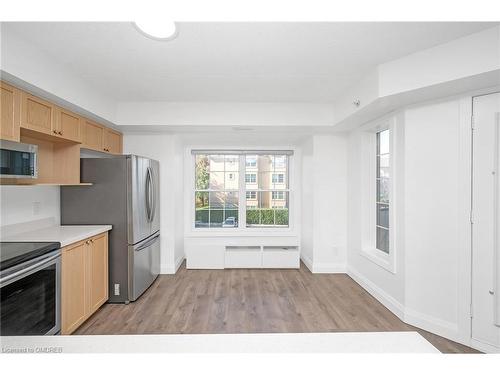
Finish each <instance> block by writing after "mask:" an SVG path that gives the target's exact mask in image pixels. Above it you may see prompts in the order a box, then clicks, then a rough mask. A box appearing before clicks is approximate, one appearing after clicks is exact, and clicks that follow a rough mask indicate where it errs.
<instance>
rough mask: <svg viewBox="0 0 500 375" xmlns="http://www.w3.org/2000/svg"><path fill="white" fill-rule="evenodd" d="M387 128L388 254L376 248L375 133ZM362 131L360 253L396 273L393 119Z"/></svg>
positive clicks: (395, 179)
mask: <svg viewBox="0 0 500 375" xmlns="http://www.w3.org/2000/svg"><path fill="white" fill-rule="evenodd" d="M384 130H389V132H390V133H389V207H390V209H389V253H385V252H384V251H383V250H380V249H378V248H377V243H376V240H377V234H376V228H377V200H378V196H377V184H376V181H377V154H378V152H377V133H379V132H381V131H384ZM361 134H362V147H361V150H362V158H361V162H362V236H363V237H362V246H361V251H360V254H361V255H363V256H364V257H365V258H367V259H369V260H370V261H372V262H373V263H375V264H377V265H378V266H380V267H382V268H383V269H385V270H387V271H389V272H391V273H394V274H395V273H396V251H397V244H396V238H397V237H396V233H397V232H396V231H397V228H396V220H395V215H396V208H397V205H396V190H395V188H396V181H397V174H396V168H395V166H396V162H395V160H396V158H397V154H398V148H397V147H396V139H397V138H396V137H397V129H396V126H395V119H394V118H390V119H385V120H382V121H380V122H377V123H372V124H368V125H366V126H365V127H363V128H362V129H361Z"/></svg>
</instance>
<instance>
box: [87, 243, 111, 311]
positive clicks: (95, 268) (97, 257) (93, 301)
mask: <svg viewBox="0 0 500 375" xmlns="http://www.w3.org/2000/svg"><path fill="white" fill-rule="evenodd" d="M90 242H91V246H90V252H89V255H90V266H89V270H90V271H89V272H90V275H89V288H90V301H89V302H90V303H89V309H90V314H92V313H94V312H95V311H96V310H97V309H98V308H99V307H101V305H102V304H103V303H104V302H106V301H107V300H108V234H107V233H105V234H102V235H99V236H96V237H94V238H92V239H91V240H90Z"/></svg>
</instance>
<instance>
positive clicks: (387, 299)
mask: <svg viewBox="0 0 500 375" xmlns="http://www.w3.org/2000/svg"><path fill="white" fill-rule="evenodd" d="M347 274H348V275H349V276H350V277H351V278H352V279H353V280H354V281H356V282H357V283H358V284H359V285H361V287H363V289H365V290H366V291H367V292H368V293H370V294H371V295H372V296H373V297H375V298H376V299H377V300H378V301H379V302H380V303H381V304H382V305H384V306H385V307H387V308H388V309H389V310H390V311H391V312H392V313H393V314H394V315H396V316H397V317H398V318H399V319H401V320H402V321H403V322H405V323H406V324H410V325H412V326H415V327H418V328H420V329H423V330H425V331H428V332H431V333H434V334H436V335H439V336H442V337H444V338H446V339H448V340H451V341H455V342H458V343H460V344H462V345H466V346H471V347H473V348H475V349H478V350H481V351H484V350H483V349H482V348H476V347H474V346H473V345H472V344H471V342H470V340H469V339H467V338H463V337H462V336H461V335H460V332H459V329H458V326H457V325H456V324H452V323H449V322H446V321H444V320H441V319H437V318H435V317H432V316H429V315H425V314H422V313H420V312H418V311H415V310H413V309H410V308H408V307H406V306H404V305H403V304H402V303H400V302H399V301H397V300H396V299H395V298H393V297H392V296H390V295H389V294H387V293H386V292H385V291H383V290H382V289H381V288H379V287H378V286H377V285H375V284H374V283H373V282H371V281H370V280H368V279H367V278H366V277H365V276H363V275H361V274H360V273H359V272H357V271H356V270H354V269H353V268H352V267H349V268H348V271H347Z"/></svg>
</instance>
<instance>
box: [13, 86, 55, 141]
mask: <svg viewBox="0 0 500 375" xmlns="http://www.w3.org/2000/svg"><path fill="white" fill-rule="evenodd" d="M54 112H55V106H54V105H53V104H51V103H49V102H47V101H45V100H42V99H40V98H37V97H36V96H33V95H30V94H28V93H25V92H22V94H21V127H22V128H26V129H31V130H35V131H38V132H41V133H46V134H51V135H54V134H55V133H54V132H55V131H56V129H55V113H54Z"/></svg>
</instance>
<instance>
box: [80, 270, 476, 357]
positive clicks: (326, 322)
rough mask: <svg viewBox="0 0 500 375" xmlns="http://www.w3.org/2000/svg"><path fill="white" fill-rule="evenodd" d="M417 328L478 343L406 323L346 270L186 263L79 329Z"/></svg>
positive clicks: (448, 347) (458, 348)
mask: <svg viewBox="0 0 500 375" xmlns="http://www.w3.org/2000/svg"><path fill="white" fill-rule="evenodd" d="M374 331H376V332H380V331H418V332H419V333H420V334H422V336H424V337H425V338H426V339H427V340H428V341H429V342H431V343H432V344H433V345H434V346H435V347H436V348H438V349H439V350H440V351H441V352H444V353H473V352H476V351H475V350H473V349H471V348H468V347H466V346H463V345H460V344H458V343H455V342H452V341H449V340H447V339H445V338H443V337H440V336H436V335H434V334H431V333H429V332H426V331H422V330H420V329H417V328H415V327H412V326H410V325H408V324H405V323H403V322H402V321H401V320H399V318H398V317H396V316H395V315H394V314H393V313H391V312H390V311H389V310H388V309H387V308H385V307H384V306H383V305H382V304H381V303H380V302H378V301H377V300H376V299H375V298H374V297H372V296H371V295H370V294H369V293H368V292H366V291H365V290H364V289H363V288H362V287H361V286H359V285H358V284H357V283H356V282H355V281H353V280H352V279H351V278H350V277H349V276H347V275H345V274H312V273H311V272H310V271H309V270H308V269H307V268H306V267H305V266H304V265H303V264H301V268H300V269H298V270H264V269H233V270H187V269H186V268H185V265H182V266H181V268H180V269H179V271H178V272H177V273H176V274H175V275H160V276H159V277H158V279H157V280H156V281H155V282H154V284H153V285H152V286H151V287H150V288H149V289H148V290H147V291H146V292H145V293H144V295H142V296H141V297H140V298H139V300H138V301H136V302H134V303H130V304H129V305H121V304H106V305H104V306H102V307H101V308H100V309H99V310H98V311H97V312H96V313H95V314H94V315H93V316H92V317H90V318H89V319H88V320H87V321H86V322H85V323H84V324H83V325H82V326H81V327H80V328H79V329H78V330H77V331H76V333H75V334H80V335H113V334H168V333H170V334H203V333H298V332H374Z"/></svg>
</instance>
